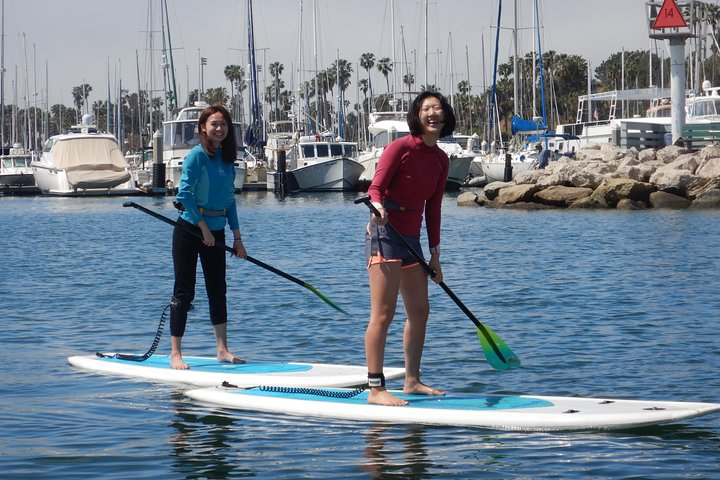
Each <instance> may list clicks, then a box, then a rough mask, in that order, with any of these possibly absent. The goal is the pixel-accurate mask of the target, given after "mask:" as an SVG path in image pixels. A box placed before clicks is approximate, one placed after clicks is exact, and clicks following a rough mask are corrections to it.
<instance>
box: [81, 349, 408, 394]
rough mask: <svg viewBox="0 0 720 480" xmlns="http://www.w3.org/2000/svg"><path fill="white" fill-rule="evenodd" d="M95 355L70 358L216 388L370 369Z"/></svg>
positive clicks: (339, 378) (314, 383)
mask: <svg viewBox="0 0 720 480" xmlns="http://www.w3.org/2000/svg"><path fill="white" fill-rule="evenodd" d="M111 355H112V354H107V356H105V357H99V356H96V355H86V356H76V357H69V358H68V362H70V364H71V365H74V366H76V367H78V368H83V369H86V370H93V371H95V372H103V373H112V374H117V375H123V376H127V377H134V378H143V379H147V380H158V381H162V382H173V383H186V384H190V385H194V386H198V387H214V386H218V385H222V383H223V382H229V383H231V384H233V385H237V386H239V387H253V386H257V385H282V386H288V387H352V386H357V385H363V384H366V383H367V368H366V367H361V366H356V365H332V364H322V363H295V362H290V363H260V362H248V363H243V364H232V363H227V362H220V361H218V360H217V359H215V358H211V357H183V360H184V361H185V363H187V364H188V365H189V366H190V368H189V369H188V370H175V369H172V368H170V357H169V356H168V355H153V356H151V357H150V358H148V359H147V360H145V361H143V362H137V361H131V360H121V359H117V358H112V357H111ZM404 375H405V370H404V369H402V368H386V369H385V377H386V378H388V379H397V378H402V377H404Z"/></svg>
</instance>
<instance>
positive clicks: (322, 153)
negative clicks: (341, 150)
mask: <svg viewBox="0 0 720 480" xmlns="http://www.w3.org/2000/svg"><path fill="white" fill-rule="evenodd" d="M328 150H329V149H328V146H327V145H326V144H322V145H317V156H318V157H328V156H329V155H328Z"/></svg>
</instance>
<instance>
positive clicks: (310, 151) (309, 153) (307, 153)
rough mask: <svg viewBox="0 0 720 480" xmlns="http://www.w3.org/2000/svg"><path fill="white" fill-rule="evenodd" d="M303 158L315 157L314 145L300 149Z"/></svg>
mask: <svg viewBox="0 0 720 480" xmlns="http://www.w3.org/2000/svg"><path fill="white" fill-rule="evenodd" d="M302 156H303V158H312V157H314V156H315V145H303V147H302Z"/></svg>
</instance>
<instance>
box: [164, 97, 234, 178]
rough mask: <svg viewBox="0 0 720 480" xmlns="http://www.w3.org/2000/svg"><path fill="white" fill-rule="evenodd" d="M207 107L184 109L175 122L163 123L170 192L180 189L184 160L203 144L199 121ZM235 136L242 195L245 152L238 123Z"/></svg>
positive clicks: (196, 104) (196, 106)
mask: <svg viewBox="0 0 720 480" xmlns="http://www.w3.org/2000/svg"><path fill="white" fill-rule="evenodd" d="M207 107H208V104H207V103H205V102H195V104H194V105H193V106H191V107H185V108H183V109H181V110H180V112H179V113H178V114H177V117H176V118H175V120H169V121H166V122H163V162H164V163H165V168H166V171H165V175H166V178H167V180H166V182H165V186H166V187H167V189H168V190H175V189H177V188H178V186H179V185H180V177H182V163H183V159H184V158H185V155H187V154H188V152H189V151H190V149H192V148H193V147H194V146H195V145H197V144H198V143H199V142H200V133H199V132H198V119H199V118H200V114H201V113H202V111H203V110H205V108H207ZM232 132H234V134H235V140H236V142H237V146H238V151H237V155H236V157H235V158H236V160H235V191H236V192H239V191H240V190H242V188H243V185H244V183H245V161H244V157H245V149H244V147H243V141H242V127H241V126H240V124H239V123H236V122H233V128H232Z"/></svg>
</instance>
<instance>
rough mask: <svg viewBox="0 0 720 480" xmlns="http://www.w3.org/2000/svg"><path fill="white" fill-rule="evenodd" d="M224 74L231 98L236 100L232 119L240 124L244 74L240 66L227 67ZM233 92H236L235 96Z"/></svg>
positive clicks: (241, 119)
mask: <svg viewBox="0 0 720 480" xmlns="http://www.w3.org/2000/svg"><path fill="white" fill-rule="evenodd" d="M224 73H225V79H226V80H227V81H229V82H230V92H231V93H232V96H233V97H235V98H236V99H237V102H236V103H235V102H234V103H233V111H234V114H235V115H234V117H235V119H236V120H238V119H239V120H240V122H242V121H243V118H242V117H243V114H242V90H243V88H244V87H245V85H244V83H243V78H244V77H245V72H244V71H243V68H242V67H241V66H240V65H227V66H226V67H225V71H224ZM234 92H237V95H236V94H235V93H234Z"/></svg>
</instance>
